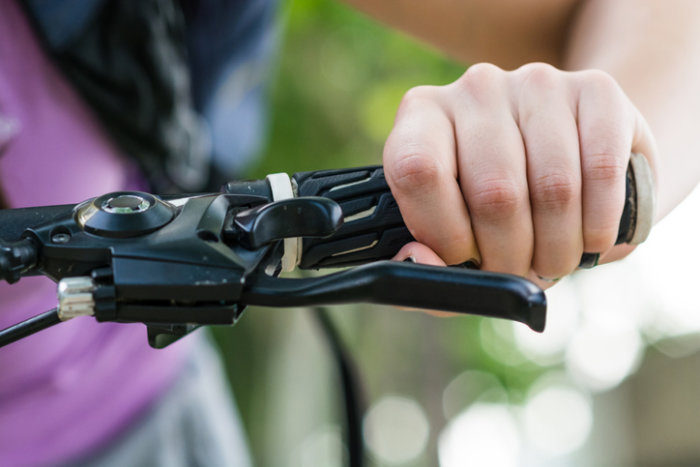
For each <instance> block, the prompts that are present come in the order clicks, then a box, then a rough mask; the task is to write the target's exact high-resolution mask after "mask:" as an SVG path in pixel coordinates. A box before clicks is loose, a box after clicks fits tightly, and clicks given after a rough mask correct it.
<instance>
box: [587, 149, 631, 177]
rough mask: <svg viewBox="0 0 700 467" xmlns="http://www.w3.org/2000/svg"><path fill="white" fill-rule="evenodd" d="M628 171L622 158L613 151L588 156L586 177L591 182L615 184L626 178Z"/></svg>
mask: <svg viewBox="0 0 700 467" xmlns="http://www.w3.org/2000/svg"><path fill="white" fill-rule="evenodd" d="M626 170H627V166H626V163H625V161H624V160H623V158H622V157H619V156H617V155H615V154H614V153H613V152H612V151H605V152H598V153H594V154H589V155H587V156H586V160H585V164H584V177H585V178H586V180H589V181H594V182H609V183H614V182H617V181H619V180H621V179H622V178H623V177H624V176H625V171H626Z"/></svg>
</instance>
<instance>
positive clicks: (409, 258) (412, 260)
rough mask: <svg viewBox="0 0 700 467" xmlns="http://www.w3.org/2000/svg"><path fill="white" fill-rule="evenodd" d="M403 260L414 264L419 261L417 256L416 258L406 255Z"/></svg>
mask: <svg viewBox="0 0 700 467" xmlns="http://www.w3.org/2000/svg"><path fill="white" fill-rule="evenodd" d="M403 262H404V263H414V264H415V263H417V261H416V258H414V257H413V256H408V257H406V259H404V260H403Z"/></svg>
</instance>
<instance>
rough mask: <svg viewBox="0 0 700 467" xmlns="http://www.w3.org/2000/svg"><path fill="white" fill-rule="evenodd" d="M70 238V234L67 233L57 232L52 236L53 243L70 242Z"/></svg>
mask: <svg viewBox="0 0 700 467" xmlns="http://www.w3.org/2000/svg"><path fill="white" fill-rule="evenodd" d="M69 240H70V234H67V233H57V234H54V235H53V236H52V237H51V242H52V243H68V241H69Z"/></svg>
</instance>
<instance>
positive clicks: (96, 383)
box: [0, 1, 188, 466]
mask: <svg viewBox="0 0 700 467" xmlns="http://www.w3.org/2000/svg"><path fill="white" fill-rule="evenodd" d="M0 154H1V156H0V186H2V189H3V191H4V194H5V197H6V199H7V200H8V202H9V204H10V206H11V207H25V206H36V205H44V204H64V203H76V202H80V201H82V200H84V199H86V198H89V197H92V196H96V195H99V194H102V193H105V192H108V191H112V190H119V189H130V188H138V187H140V186H141V185H142V182H141V179H140V177H139V176H138V173H137V171H136V170H135V168H134V166H133V165H132V164H130V163H129V161H127V160H125V159H124V158H123V157H122V156H121V155H120V154H119V153H118V151H117V150H116V149H115V147H114V146H113V145H112V144H111V143H110V141H109V139H108V138H107V136H106V135H105V134H104V131H103V130H102V129H101V128H100V127H99V125H98V124H97V123H96V120H95V118H94V117H93V115H91V113H90V111H89V109H87V108H86V106H85V105H84V104H83V102H81V100H80V99H79V97H78V96H77V95H76V93H75V92H74V91H73V90H72V89H71V88H70V87H69V85H68V84H67V83H66V81H65V80H64V79H63V78H62V77H61V75H60V74H59V73H58V72H57V70H56V69H55V68H54V66H53V65H52V63H51V62H50V61H49V60H48V59H47V57H46V56H45V54H44V53H43V51H42V50H41V49H40V47H39V45H38V43H37V40H36V39H35V37H34V34H33V33H32V31H31V29H30V27H29V26H28V23H27V21H26V19H25V17H24V15H23V14H22V12H21V9H20V8H19V7H18V6H17V5H16V4H15V2H13V1H9V2H8V1H0ZM54 306H56V285H55V284H54V283H53V282H51V281H50V280H48V279H45V278H42V277H32V278H24V279H22V280H21V281H20V282H19V283H18V284H15V285H8V284H6V283H4V282H3V283H1V284H0V327H2V328H5V327H7V326H9V325H11V324H14V323H16V322H18V321H20V320H22V319H26V318H28V317H30V316H33V315H36V314H38V313H41V312H43V311H46V310H48V309H50V308H53V307H54ZM187 348H188V344H187V343H186V342H185V343H180V344H175V345H174V346H171V347H170V348H168V349H166V350H158V351H156V350H152V349H151V348H149V347H148V345H147V342H146V329H145V327H144V326H143V325H139V324H112V323H110V324H99V323H97V322H96V321H95V320H94V319H93V318H89V317H83V318H76V319H74V320H72V321H68V322H66V323H62V324H60V325H58V326H56V327H54V328H51V329H48V330H46V331H42V332H41V333H39V334H37V335H34V336H32V337H29V338H26V339H24V340H21V341H19V342H16V343H14V344H11V345H9V346H7V347H4V348H1V349H0V465H3V466H5V465H8V466H14V465H23V466H24V465H43V464H49V463H50V464H55V463H58V462H66V461H69V460H70V459H72V458H76V457H79V456H83V455H86V454H89V453H90V452H91V451H93V450H95V449H99V448H100V447H101V446H103V445H104V444H105V443H107V442H108V441H109V440H110V438H112V437H113V436H115V435H117V434H118V433H119V432H120V431H121V430H123V429H124V428H125V427H127V426H128V424H129V423H130V422H132V421H134V420H136V419H137V417H138V415H139V414H140V413H142V412H143V411H144V410H145V409H146V408H147V407H148V406H149V404H151V403H152V402H153V401H154V400H155V399H156V398H157V396H158V395H159V394H161V393H162V392H163V391H164V390H165V389H166V388H167V387H168V385H169V384H170V383H171V382H172V381H173V379H174V378H175V376H176V375H177V373H178V370H179V368H180V367H181V366H182V361H183V358H184V354H185V353H186V351H187Z"/></svg>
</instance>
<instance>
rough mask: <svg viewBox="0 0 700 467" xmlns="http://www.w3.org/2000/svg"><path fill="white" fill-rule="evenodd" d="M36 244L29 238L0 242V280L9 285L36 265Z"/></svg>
mask: <svg viewBox="0 0 700 467" xmlns="http://www.w3.org/2000/svg"><path fill="white" fill-rule="evenodd" d="M37 254H38V251H37V244H36V242H35V241H34V240H32V239H31V238H23V239H22V240H18V241H16V242H4V241H2V240H0V280H6V281H7V282H9V283H10V284H12V283H14V282H17V281H18V280H19V278H20V277H22V275H24V274H25V273H26V272H28V271H30V270H31V269H33V268H34V267H35V266H36V263H37Z"/></svg>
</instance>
